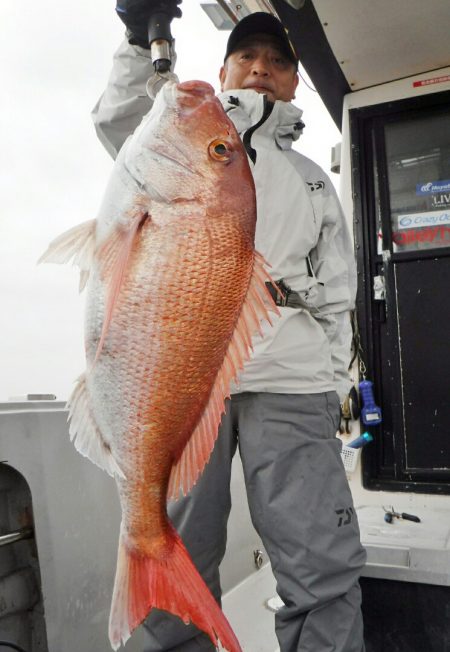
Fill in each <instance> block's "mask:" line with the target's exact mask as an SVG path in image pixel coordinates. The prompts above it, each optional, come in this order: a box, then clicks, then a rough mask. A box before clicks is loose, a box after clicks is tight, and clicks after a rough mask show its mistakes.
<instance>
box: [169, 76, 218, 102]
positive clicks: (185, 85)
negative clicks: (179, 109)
mask: <svg viewBox="0 0 450 652" xmlns="http://www.w3.org/2000/svg"><path fill="white" fill-rule="evenodd" d="M177 89H178V91H181V92H182V93H186V94H188V95H192V96H194V97H199V98H201V99H206V98H208V97H211V96H214V88H213V87H212V86H211V84H208V83H207V82H204V81H198V80H193V81H186V82H182V83H181V84H177Z"/></svg>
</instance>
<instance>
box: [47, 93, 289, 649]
mask: <svg viewBox="0 0 450 652" xmlns="http://www.w3.org/2000/svg"><path fill="white" fill-rule="evenodd" d="M255 224H256V204H255V190H254V185H253V179H252V175H251V172H250V169H249V166H248V162H247V156H246V154H245V150H244V149H243V146H242V143H241V141H240V139H239V136H238V134H237V133H236V130H235V128H234V126H233V125H232V123H231V122H230V120H229V119H228V118H227V117H226V115H225V113H224V111H223V109H222V107H221V105H220V103H219V101H218V100H217V98H216V97H215V96H214V92H213V89H212V88H211V86H209V85H208V84H205V83H203V82H186V83H183V84H178V85H177V84H175V83H167V84H166V85H165V86H164V88H163V89H162V91H161V92H160V93H159V95H158V96H157V98H156V101H155V105H154V107H153V109H152V111H151V112H150V113H149V114H148V115H147V116H146V117H145V118H144V120H143V121H142V123H141V125H140V126H139V127H138V129H137V130H136V132H135V133H134V135H133V136H132V137H131V138H130V139H129V140H128V141H127V143H126V144H125V145H124V147H123V148H122V150H121V152H120V154H119V157H118V159H117V161H116V164H115V166H114V170H113V173H112V177H111V180H110V182H109V184H108V188H107V191H106V195H105V198H104V201H103V204H102V207H101V209H100V214H99V216H98V218H97V220H94V221H91V222H87V223H85V224H82V225H80V226H78V227H76V228H75V229H72V230H71V231H70V232H68V233H66V234H63V235H62V236H60V237H59V238H58V239H57V240H56V241H55V242H54V243H52V245H50V247H49V250H48V251H47V252H46V254H44V256H43V259H45V260H47V261H50V262H66V261H67V260H69V259H70V258H74V259H75V260H76V262H78V264H79V265H80V267H81V269H82V277H83V278H85V277H86V276H87V274H89V286H88V300H87V311H86V358H87V371H86V373H85V374H83V376H82V377H81V378H80V379H79V380H78V383H77V386H76V388H75V391H74V393H73V395H72V397H71V398H70V401H69V405H70V414H71V426H70V432H71V436H72V438H73V439H74V442H75V446H76V447H77V449H78V450H79V451H80V452H81V453H82V454H83V455H86V456H87V457H89V458H90V459H91V460H92V461H93V462H95V463H96V464H98V465H99V466H100V467H102V468H104V469H105V470H107V471H108V472H109V473H110V474H111V475H114V476H115V478H116V481H117V485H118V490H119V495H120V502H121V506H122V525H121V531H120V541H119V552H118V562H117V571H116V580H115V586H114V593H113V599H112V607H111V616H110V631H109V634H110V640H111V645H112V647H113V648H114V649H117V648H118V647H119V645H120V644H121V642H123V643H124V642H125V641H126V640H127V639H128V638H129V636H130V634H131V632H132V631H133V630H134V629H135V628H136V627H137V626H138V625H139V624H140V623H141V622H142V621H143V620H144V618H145V617H146V616H147V614H148V613H149V611H150V610H151V609H152V607H157V608H159V609H164V610H167V611H169V612H171V613H173V614H176V615H178V616H179V617H180V618H182V619H183V620H184V621H185V622H189V621H192V622H193V623H195V625H197V627H199V628H200V629H202V630H204V631H205V632H206V633H207V634H208V635H209V636H210V638H211V640H212V641H213V643H214V644H215V645H216V646H217V645H218V641H219V640H220V642H221V644H222V645H223V647H224V648H225V649H227V650H229V651H230V652H238V651H240V649H241V648H240V646H239V643H238V641H237V639H236V637H235V635H234V634H233V632H232V630H231V628H230V626H229V624H228V622H227V621H226V619H225V616H224V615H223V613H222V611H221V610H220V608H219V606H218V605H217V603H216V602H215V600H214V598H213V597H212V595H211V594H210V592H209V590H208V589H207V587H206V585H205V584H204V582H203V580H202V579H201V577H200V575H199V574H198V572H197V570H196V569H195V567H194V565H193V564H192V561H191V559H190V557H189V555H188V553H187V551H186V549H185V548H184V546H183V543H182V541H181V539H180V537H179V536H178V535H177V533H176V531H175V530H174V528H173V527H172V525H171V523H170V521H169V519H168V516H167V511H166V502H167V499H168V498H170V497H172V498H176V497H177V496H179V494H180V493H183V494H185V493H186V492H188V491H189V489H190V488H191V487H192V486H193V485H194V483H195V482H196V480H197V478H198V477H199V474H200V473H201V472H202V470H203V468H204V466H205V464H206V463H207V461H208V459H209V457H210V454H211V451H212V449H213V446H214V442H215V439H216V437H217V431H218V426H219V423H220V419H221V415H222V413H223V411H224V400H225V398H226V397H227V396H228V395H229V388H230V383H231V381H232V380H233V379H234V378H236V376H237V374H238V372H239V370H240V369H241V368H242V365H243V362H244V361H245V360H246V359H248V357H249V354H250V349H251V336H252V335H253V333H254V332H255V331H258V330H259V328H260V327H259V324H260V321H261V320H262V319H269V315H268V310H276V309H275V307H274V304H273V302H272V299H271V297H270V294H269V293H268V291H267V289H266V287H265V282H266V281H268V280H269V276H268V274H267V272H266V271H265V269H264V265H263V260H262V258H261V257H260V256H259V255H258V254H257V253H256V252H255V249H254V233H255Z"/></svg>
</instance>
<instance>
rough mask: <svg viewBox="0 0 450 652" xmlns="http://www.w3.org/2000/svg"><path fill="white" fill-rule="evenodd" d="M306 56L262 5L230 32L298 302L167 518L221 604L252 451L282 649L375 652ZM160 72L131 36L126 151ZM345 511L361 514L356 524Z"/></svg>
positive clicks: (345, 260) (230, 80) (346, 260)
mask: <svg viewBox="0 0 450 652" xmlns="http://www.w3.org/2000/svg"><path fill="white" fill-rule="evenodd" d="M130 40H133V39H132V38H131V39H130ZM297 63H298V62H297V57H296V56H295V54H294V52H293V50H292V48H291V45H290V43H289V41H288V39H287V37H286V33H285V31H284V29H283V26H282V25H281V23H280V22H279V21H278V20H277V19H276V18H274V17H273V16H270V15H268V14H265V13H256V14H253V15H250V16H248V17H247V18H244V19H243V20H242V21H241V22H240V23H239V24H238V25H237V26H236V27H235V28H234V30H233V31H232V33H231V35H230V38H229V41H228V45H227V51H226V54H225V61H224V65H223V67H222V68H221V70H220V82H221V88H222V93H221V94H220V96H219V98H220V100H221V102H222V104H223V106H224V109H225V111H226V112H227V114H228V116H229V117H230V118H231V120H232V121H233V122H234V124H235V126H236V128H237V130H238V132H239V134H240V136H241V138H242V141H243V143H244V146H245V147H246V150H247V152H248V155H249V164H250V166H251V169H252V172H253V176H254V179H255V186H256V194H257V211H258V212H257V216H258V217H257V227H256V238H255V239H256V243H255V244H256V248H257V250H258V251H260V252H261V253H262V254H263V255H264V257H265V258H266V259H267V260H268V261H269V262H270V264H271V266H272V267H271V274H272V276H273V278H275V279H277V280H280V282H281V286H282V287H283V288H284V291H285V295H286V297H287V305H285V306H282V307H280V311H281V317H280V318H279V319H278V320H276V322H275V324H274V326H273V328H270V327H265V331H266V336H265V337H264V338H263V339H260V338H256V340H255V345H254V355H253V357H252V359H251V360H250V361H249V363H248V364H247V365H246V366H245V368H244V370H243V372H242V374H241V376H240V378H239V384H238V386H237V387H235V388H234V390H233V394H232V398H231V400H230V401H229V402H228V404H227V410H226V414H225V415H224V417H223V419H222V423H221V428H220V433H219V437H218V440H217V443H216V446H215V449H214V451H213V454H212V456H211V460H210V462H209V463H208V465H207V467H206V469H205V471H204V473H203V475H202V477H201V478H200V480H199V482H198V483H197V485H196V486H195V487H194V489H193V490H192V492H191V493H190V494H189V496H187V497H186V498H185V499H182V500H180V501H178V502H177V503H175V504H174V505H171V506H170V508H169V514H170V517H171V519H172V521H173V523H174V525H175V526H176V527H177V528H178V529H179V531H180V533H181V535H182V538H183V540H184V542H185V544H186V547H187V548H188V550H189V552H190V553H191V555H192V557H193V559H194V562H195V564H196V566H197V568H198V569H199V571H200V572H201V573H202V575H203V577H204V579H205V580H206V582H207V583H208V585H209V586H210V588H211V591H212V592H213V594H214V595H215V597H216V598H217V600H220V581H219V571H218V568H219V564H220V562H221V560H222V558H223V555H224V553H225V545H226V523H227V519H228V514H229V510H230V507H231V503H230V472H231V460H232V457H233V455H234V453H235V451H236V448H237V447H238V446H239V452H240V456H241V459H242V463H243V467H244V476H245V482H246V488H247V495H248V501H249V507H250V512H251V516H252V521H253V524H254V526H255V528H256V530H257V531H258V533H259V535H260V537H261V539H262V541H263V543H264V545H265V548H266V550H267V552H268V555H269V557H270V561H271V565H272V570H273V572H274V575H275V577H276V580H277V590H278V593H279V595H280V597H281V598H282V599H283V601H284V603H285V605H286V606H285V607H283V608H282V609H281V610H280V611H279V612H278V613H277V614H276V633H277V637H278V640H279V643H280V650H281V652H297V651H298V652H300V651H301V652H326V651H330V652H331V651H332V650H333V651H334V652H362V651H363V650H364V644H363V635H362V619H361V613H360V590H359V585H358V578H359V574H360V571H361V568H362V566H363V565H364V562H365V554H364V551H363V548H362V547H361V544H360V541H359V530H358V525H357V522H356V515H355V512H354V509H353V505H352V498H351V494H350V490H349V487H348V483H347V480H346V477H345V472H344V468H343V465H342V462H341V459H340V444H339V441H338V439H337V438H336V431H337V429H338V426H339V418H340V405H339V396H338V395H340V397H341V399H342V398H343V397H344V396H345V395H346V393H347V392H348V390H349V387H350V381H349V377H348V371H347V367H348V362H349V357H350V339H351V338H350V332H351V329H350V322H349V313H348V311H349V309H351V308H352V306H353V302H354V294H355V286H356V281H355V268H354V260H353V252H352V245H351V240H350V237H349V233H348V231H347V228H346V225H345V220H344V217H343V215H342V212H341V209H340V206H339V203H338V200H337V198H336V194H335V191H334V189H333V186H332V184H331V182H330V181H329V179H328V177H327V175H326V174H325V173H324V172H323V170H321V169H320V168H319V167H318V166H317V165H316V164H314V163H313V162H312V161H310V160H309V159H307V158H305V157H304V156H302V155H301V154H299V153H298V152H296V151H294V150H293V149H292V142H293V141H294V140H296V139H297V138H298V137H299V136H300V134H301V131H302V128H303V123H302V122H301V119H300V118H301V112H300V111H299V110H298V109H297V108H296V107H294V106H293V105H292V104H291V103H290V101H291V100H292V99H293V98H294V93H295V90H296V87H297V84H298V75H297ZM151 74H152V64H151V60H150V59H149V53H148V50H146V49H143V48H140V47H138V46H133V45H130V44H129V43H125V44H124V45H123V46H122V47H121V48H120V50H119V51H118V53H117V54H116V58H115V64H114V69H113V73H112V76H111V79H110V82H109V86H108V88H107V90H106V91H105V93H104V95H103V96H102V98H101V99H100V101H99V103H98V104H97V106H96V108H95V110H94V121H95V124H96V128H97V131H98V134H99V137H100V138H101V140H102V141H103V143H104V144H105V145H106V147H107V148H108V150H109V151H110V152H111V153H112V154H113V155H115V153H117V151H118V150H119V149H120V147H121V145H122V143H123V141H124V140H125V138H126V137H127V136H128V134H129V133H131V132H132V131H133V129H134V127H135V126H136V125H137V123H138V122H139V121H140V119H141V117H142V115H144V113H146V112H147V111H148V110H149V108H150V100H149V99H148V97H147V96H146V94H145V90H144V88H145V83H146V81H147V79H148V77H150V76H151ZM289 288H290V290H291V292H290V291H289ZM341 510H346V513H347V514H349V515H350V518H349V519H346V521H345V525H343V522H342V519H340V518H339V516H338V515H339V514H340V513H342V512H341ZM347 521H348V522H347ZM144 627H145V631H146V643H145V652H161V651H166V652H168V651H169V650H172V651H175V650H176V651H177V652H194V651H197V652H200V651H206V650H209V651H211V650H213V649H214V648H213V646H212V644H211V642H210V640H209V639H208V638H207V637H206V636H205V635H204V634H202V633H199V632H198V630H196V629H195V628H194V627H193V626H192V625H190V626H188V627H187V626H185V625H184V624H183V623H182V622H181V621H180V620H179V619H176V618H174V617H171V616H168V615H166V614H163V613H161V612H156V610H155V611H154V612H153V613H152V614H151V615H150V617H149V618H148V621H147V623H146V624H145V626H144ZM248 652H252V651H248Z"/></svg>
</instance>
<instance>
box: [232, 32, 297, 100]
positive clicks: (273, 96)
mask: <svg viewBox="0 0 450 652" xmlns="http://www.w3.org/2000/svg"><path fill="white" fill-rule="evenodd" d="M219 77H220V83H221V88H222V91H227V90H232V89H237V88H251V89H253V90H255V91H257V92H258V93H265V94H266V95H267V97H268V98H269V100H270V101H271V102H275V100H284V101H285V102H289V101H290V100H292V99H293V98H294V94H295V89H296V88H297V84H298V75H297V71H296V68H295V65H294V64H293V63H292V61H290V60H289V59H288V58H287V57H286V55H285V54H284V53H283V51H282V50H281V49H280V47H279V45H278V43H277V40H276V39H275V38H274V37H271V36H270V35H267V34H255V35H252V36H249V37H247V38H245V39H243V40H242V41H241V43H239V45H238V47H237V48H236V49H235V50H234V52H232V53H231V54H230V56H229V57H228V58H227V60H226V62H225V64H224V66H222V68H221V69H220V75H219Z"/></svg>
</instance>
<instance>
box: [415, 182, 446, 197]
mask: <svg viewBox="0 0 450 652" xmlns="http://www.w3.org/2000/svg"><path fill="white" fill-rule="evenodd" d="M449 190H450V179H446V180H445V181H428V182H427V183H418V184H417V185H416V195H431V194H432V193H434V192H448V191H449Z"/></svg>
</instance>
